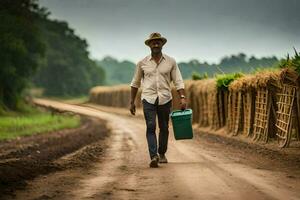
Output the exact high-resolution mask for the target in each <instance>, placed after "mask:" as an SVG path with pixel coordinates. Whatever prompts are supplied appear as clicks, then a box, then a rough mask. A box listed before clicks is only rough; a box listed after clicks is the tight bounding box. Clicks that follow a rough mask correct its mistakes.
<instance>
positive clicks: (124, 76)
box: [97, 57, 135, 85]
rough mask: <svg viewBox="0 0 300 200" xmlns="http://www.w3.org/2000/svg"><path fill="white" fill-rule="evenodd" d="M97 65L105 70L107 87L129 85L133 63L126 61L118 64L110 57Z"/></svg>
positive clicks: (133, 67)
mask: <svg viewBox="0 0 300 200" xmlns="http://www.w3.org/2000/svg"><path fill="white" fill-rule="evenodd" d="M97 64H98V65H100V66H102V67H103V69H104V70H105V74H106V84H107V85H117V84H122V83H130V81H131V79H132V76H133V73H134V69H135V64H134V63H132V62H130V61H126V60H125V61H122V62H119V61H118V60H116V59H114V58H112V57H105V58H103V59H102V60H101V61H98V62H97Z"/></svg>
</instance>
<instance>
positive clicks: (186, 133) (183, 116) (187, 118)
mask: <svg viewBox="0 0 300 200" xmlns="http://www.w3.org/2000/svg"><path fill="white" fill-rule="evenodd" d="M192 114H193V111H192V109H186V110H183V111H182V110H175V111H173V112H172V113H171V114H170V116H171V120H172V125H173V131H174V136H175V139H176V140H184V139H192V138H193V128H192Z"/></svg>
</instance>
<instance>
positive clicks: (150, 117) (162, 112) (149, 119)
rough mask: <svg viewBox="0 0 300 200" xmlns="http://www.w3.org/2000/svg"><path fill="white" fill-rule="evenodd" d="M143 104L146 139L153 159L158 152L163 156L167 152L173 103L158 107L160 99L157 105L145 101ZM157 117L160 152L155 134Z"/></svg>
mask: <svg viewBox="0 0 300 200" xmlns="http://www.w3.org/2000/svg"><path fill="white" fill-rule="evenodd" d="M142 102H143V110H144V117H145V121H146V126H147V131H146V137H147V142H148V149H149V154H150V158H151V159H152V158H153V157H154V156H156V155H157V152H158V153H159V154H161V155H163V154H165V153H166V152H167V148H168V138H169V115H170V112H171V106H172V101H169V102H168V103H166V104H164V105H158V99H157V100H156V102H155V104H150V103H148V102H147V101H146V100H145V99H143V101H142ZM156 115H157V117H158V126H159V138H158V151H157V139H156V133H155V130H156Z"/></svg>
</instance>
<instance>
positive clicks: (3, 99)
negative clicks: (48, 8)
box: [0, 0, 45, 109]
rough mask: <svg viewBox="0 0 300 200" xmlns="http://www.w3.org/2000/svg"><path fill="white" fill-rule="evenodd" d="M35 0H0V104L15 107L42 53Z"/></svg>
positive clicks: (38, 13)
mask: <svg viewBox="0 0 300 200" xmlns="http://www.w3.org/2000/svg"><path fill="white" fill-rule="evenodd" d="M41 15H42V11H41V9H40V8H39V7H38V4H37V2H36V1H35V0H14V1H13V2H12V1H11V0H1V1H0V19H1V23H0V60H1V67H0V106H1V107H4V108H8V109H17V108H18V105H19V102H20V100H21V94H22V91H23V90H24V88H25V87H26V85H27V83H28V82H29V79H30V77H31V76H32V75H33V74H34V73H35V72H36V70H37V68H38V66H39V60H40V58H42V57H43V55H44V51H45V48H44V44H43V41H42V39H41V35H40V33H39V29H38V26H37V24H36V20H37V19H38V18H39V16H41Z"/></svg>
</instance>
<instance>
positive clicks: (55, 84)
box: [0, 0, 105, 113]
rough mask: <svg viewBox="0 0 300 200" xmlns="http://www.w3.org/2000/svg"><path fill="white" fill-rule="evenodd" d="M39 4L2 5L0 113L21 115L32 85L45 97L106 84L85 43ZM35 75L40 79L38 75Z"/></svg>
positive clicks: (23, 0) (30, 0)
mask: <svg viewBox="0 0 300 200" xmlns="http://www.w3.org/2000/svg"><path fill="white" fill-rule="evenodd" d="M48 16H49V13H48V12H47V10H46V9H45V8H40V7H39V6H38V4H37V1H36V0H14V2H13V3H12V2H11V1H10V0H1V1H0V18H1V23H0V44H1V45H0V60H1V67H0V113H3V112H4V111H3V110H18V109H21V108H20V107H21V106H20V105H22V93H24V90H25V89H26V88H27V87H28V86H29V84H31V82H32V80H33V81H34V84H35V86H37V87H42V88H44V91H45V94H46V95H56V96H79V95H82V94H87V92H88V90H89V89H90V88H91V87H93V86H95V85H100V84H103V83H104V79H105V73H104V71H103V69H102V68H101V67H99V66H97V64H96V63H95V62H94V61H93V60H91V59H90V58H89V53H88V51H87V48H88V45H87V42H86V41H85V40H84V39H82V38H80V37H78V36H77V35H76V34H75V33H74V30H73V29H71V28H70V27H69V26H68V24H67V23H66V22H62V21H56V20H51V19H49V17H48ZM36 73H37V74H36Z"/></svg>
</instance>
